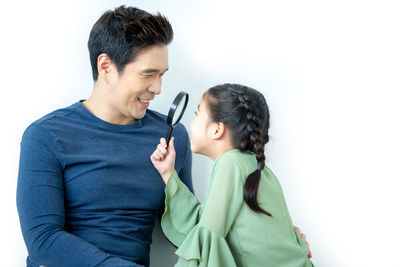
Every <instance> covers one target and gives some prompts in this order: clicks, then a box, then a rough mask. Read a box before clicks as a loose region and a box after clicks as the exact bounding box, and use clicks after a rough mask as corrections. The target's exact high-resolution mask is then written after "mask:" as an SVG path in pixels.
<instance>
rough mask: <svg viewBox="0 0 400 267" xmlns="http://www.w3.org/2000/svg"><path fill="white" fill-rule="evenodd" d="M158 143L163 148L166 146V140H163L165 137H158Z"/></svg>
mask: <svg viewBox="0 0 400 267" xmlns="http://www.w3.org/2000/svg"><path fill="white" fill-rule="evenodd" d="M160 145H162V146H163V147H164V148H166V147H167V141H165V138H164V137H162V138H161V139H160Z"/></svg>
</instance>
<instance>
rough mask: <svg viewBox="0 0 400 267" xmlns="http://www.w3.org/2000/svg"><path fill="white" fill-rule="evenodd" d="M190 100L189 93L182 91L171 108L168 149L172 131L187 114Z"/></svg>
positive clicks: (168, 122) (168, 119) (168, 121)
mask: <svg viewBox="0 0 400 267" xmlns="http://www.w3.org/2000/svg"><path fill="white" fill-rule="evenodd" d="M188 100H189V95H188V93H186V92H184V91H181V92H180V93H179V94H178V95H177V96H176V97H175V99H174V102H172V105H171V108H170V109H169V113H168V117H167V124H168V125H169V130H168V134H167V148H168V145H169V140H170V139H171V136H172V131H173V129H174V127H175V126H176V125H177V124H178V123H179V121H180V120H181V119H182V116H183V113H184V112H185V109H186V106H187V102H188Z"/></svg>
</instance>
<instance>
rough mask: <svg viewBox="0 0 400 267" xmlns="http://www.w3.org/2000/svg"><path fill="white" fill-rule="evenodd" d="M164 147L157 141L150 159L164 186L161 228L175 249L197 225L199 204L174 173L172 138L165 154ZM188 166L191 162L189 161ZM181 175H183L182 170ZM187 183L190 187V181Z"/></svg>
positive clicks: (162, 139)
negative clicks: (163, 208) (157, 143)
mask: <svg viewBox="0 0 400 267" xmlns="http://www.w3.org/2000/svg"><path fill="white" fill-rule="evenodd" d="M165 144H166V143H165V139H164V138H161V142H160V144H159V145H158V147H157V149H156V151H155V152H154V153H153V154H152V155H151V157H150V159H151V161H152V163H153V165H154V167H155V168H156V169H157V170H158V171H159V173H160V175H161V178H162V179H163V181H164V182H165V183H166V187H165V210H164V214H163V215H162V220H161V227H162V229H163V232H164V234H165V235H166V236H167V238H168V239H169V241H171V243H172V244H174V245H175V246H179V245H180V244H181V243H182V241H183V240H184V239H185V237H186V235H187V234H188V233H189V232H190V231H191V230H192V229H193V227H194V226H195V225H196V224H197V223H198V221H199V218H200V215H201V204H200V202H199V201H198V199H197V198H196V196H194V195H193V193H192V192H191V191H192V190H190V188H189V187H188V186H186V184H185V183H183V182H182V181H181V180H180V178H179V177H178V174H177V173H176V171H175V170H174V167H173V166H174V165H175V148H174V138H171V141H170V144H169V148H168V153H167V151H166V150H165ZM190 159H191V156H190ZM189 163H191V160H190V161H189ZM188 169H189V168H187V169H186V170H188ZM189 170H190V169H189ZM180 173H182V171H181V172H180ZM183 174H184V175H185V171H184V172H183ZM186 175H187V176H189V175H190V174H188V173H186ZM187 176H186V177H187ZM190 176H191V175H190ZM189 181H190V185H191V179H190V180H189ZM172 207H173V208H172Z"/></svg>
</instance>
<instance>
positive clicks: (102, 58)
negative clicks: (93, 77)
mask: <svg viewBox="0 0 400 267" xmlns="http://www.w3.org/2000/svg"><path fill="white" fill-rule="evenodd" d="M112 70H113V64H112V60H111V58H110V57H109V56H108V55H107V54H106V53H102V54H100V55H99V56H98V57H97V72H98V73H99V77H101V78H102V79H103V80H105V82H107V83H108V82H109V81H110V74H111V71H112Z"/></svg>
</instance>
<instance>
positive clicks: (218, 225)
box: [161, 149, 313, 267]
mask: <svg viewBox="0 0 400 267" xmlns="http://www.w3.org/2000/svg"><path fill="white" fill-rule="evenodd" d="M256 168H257V161H256V157H255V155H254V154H251V153H244V152H240V151H239V150H237V149H234V150H231V151H229V152H227V153H225V154H223V155H222V156H220V157H218V158H217V159H216V161H215V163H214V166H213V170H212V173H211V178H210V185H209V190H208V192H207V196H206V201H205V203H204V204H201V203H200V202H199V201H198V200H197V198H196V197H195V196H194V195H193V194H192V193H191V192H190V190H188V188H187V187H186V186H185V185H184V184H183V183H182V182H181V181H180V179H179V177H178V175H177V174H176V173H174V174H173V175H172V176H171V178H170V179H169V181H168V183H167V186H166V188H165V194H166V197H165V206H166V209H165V213H164V215H163V217H162V221H161V226H162V229H163V231H164V234H165V235H166V236H167V237H168V239H169V240H170V241H171V242H172V243H173V244H174V245H176V246H177V247H179V248H178V250H177V251H176V254H177V255H178V256H179V261H178V263H177V264H176V265H175V266H208V267H233V266H247V267H253V266H254V267H260V266H265V267H268V266H274V267H300V266H301V267H310V266H313V265H312V263H311V261H310V260H309V259H308V257H307V255H308V249H307V246H306V245H305V243H304V241H303V240H302V239H301V238H300V237H299V236H298V234H297V233H296V232H295V231H294V230H293V224H292V220H291V218H290V215H289V212H288V209H287V206H286V202H285V199H284V196H283V192H282V189H281V186H280V184H279V182H278V180H277V178H276V177H275V175H274V174H273V173H272V172H271V170H270V169H268V168H267V167H265V168H264V170H263V171H262V174H261V180H260V185H259V189H258V190H259V191H258V201H259V204H260V206H261V207H262V208H263V209H265V210H267V211H268V212H270V213H271V214H272V217H270V216H267V215H264V214H260V213H255V212H253V211H252V210H251V209H250V208H249V207H248V206H247V204H246V203H245V202H244V200H243V185H244V182H245V180H246V178H247V176H248V175H249V174H250V173H252V172H253V171H254V170H255V169H256Z"/></svg>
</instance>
